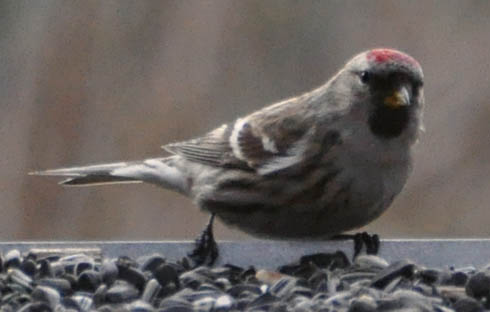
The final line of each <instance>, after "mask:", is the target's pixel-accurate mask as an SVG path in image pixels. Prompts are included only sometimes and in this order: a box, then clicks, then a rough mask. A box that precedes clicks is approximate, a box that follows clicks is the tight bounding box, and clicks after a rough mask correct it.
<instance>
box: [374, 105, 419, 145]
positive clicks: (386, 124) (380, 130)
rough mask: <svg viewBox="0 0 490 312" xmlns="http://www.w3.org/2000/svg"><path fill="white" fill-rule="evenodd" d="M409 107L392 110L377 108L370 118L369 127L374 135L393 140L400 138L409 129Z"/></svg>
mask: <svg viewBox="0 0 490 312" xmlns="http://www.w3.org/2000/svg"><path fill="white" fill-rule="evenodd" d="M409 113H410V112H409V107H408V106H404V107H399V108H390V107H387V106H379V107H377V108H376V109H375V110H374V111H373V112H372V113H371V116H370V117H369V127H370V128H371V131H372V132H373V133H374V135H376V136H378V137H381V138H385V139H392V138H396V137H398V136H399V135H400V134H402V132H403V131H404V130H405V129H406V128H407V126H408V122H409V117H410V116H409Z"/></svg>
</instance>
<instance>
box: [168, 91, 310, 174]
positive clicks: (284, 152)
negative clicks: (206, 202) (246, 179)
mask: <svg viewBox="0 0 490 312" xmlns="http://www.w3.org/2000/svg"><path fill="white" fill-rule="evenodd" d="M305 103H307V102H306V101H305V100H304V98H301V97H300V98H294V99H291V100H288V101H285V102H281V103H278V104H275V105H272V106H269V107H266V108H264V109H262V110H260V111H258V112H256V113H253V114H251V115H249V116H246V117H244V118H240V119H238V120H237V121H236V122H235V123H233V124H230V125H223V126H221V127H220V128H217V129H215V130H214V131H212V132H210V133H208V134H207V135H205V136H203V137H201V138H197V139H194V140H190V141H185V142H179V143H174V144H169V145H166V146H164V148H165V149H166V150H168V151H169V152H171V153H174V154H177V155H180V156H182V157H185V158H186V159H188V160H190V161H194V162H199V163H203V164H206V165H210V166H219V167H236V168H241V169H248V170H256V171H257V172H258V173H259V174H269V173H271V172H275V171H279V170H282V169H285V168H287V167H291V166H294V165H295V164H297V163H299V162H301V161H303V159H304V154H305V153H306V150H307V149H308V148H310V147H311V144H310V143H311V140H312V138H314V137H315V136H316V135H318V133H317V131H316V130H317V129H316V125H315V116H314V115H313V114H312V113H311V112H310V110H309V109H308V106H307V105H306V104H305Z"/></svg>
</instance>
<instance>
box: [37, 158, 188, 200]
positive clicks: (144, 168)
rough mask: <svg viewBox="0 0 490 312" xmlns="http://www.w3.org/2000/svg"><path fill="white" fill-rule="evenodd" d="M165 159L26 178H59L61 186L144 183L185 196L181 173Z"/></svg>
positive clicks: (56, 170)
mask: <svg viewBox="0 0 490 312" xmlns="http://www.w3.org/2000/svg"><path fill="white" fill-rule="evenodd" d="M168 160H169V158H158V159H148V160H145V161H137V162H118V163H111V164H101V165H92V166H83V167H71V168H61V169H51V170H44V171H35V172H30V173H29V174H30V175H40V176H59V177H66V178H67V179H65V180H62V181H61V182H59V183H60V184H61V185H64V186H95V185H101V184H120V183H141V182H148V183H153V184H157V185H160V186H163V187H165V188H169V189H173V190H176V191H179V192H185V190H184V187H185V185H184V179H183V177H182V174H181V172H180V171H179V170H178V169H177V168H175V167H173V166H171V165H169V164H168V163H167V161H168Z"/></svg>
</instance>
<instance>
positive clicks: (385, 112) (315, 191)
mask: <svg viewBox="0 0 490 312" xmlns="http://www.w3.org/2000/svg"><path fill="white" fill-rule="evenodd" d="M423 103H424V95H423V73H422V69H421V67H420V65H419V63H418V62H417V61H416V60H415V59H413V58H412V57H410V56H409V55H407V54H404V53H402V52H399V51H396V50H391V49H374V50H369V51H366V52H363V53H361V54H359V55H357V56H355V57H354V58H353V59H352V60H350V61H349V62H348V63H347V64H346V65H345V66H344V68H342V69H341V70H340V71H339V72H338V73H337V74H336V75H335V76H333V77H332V78H331V79H330V80H329V81H328V82H327V83H325V84H324V85H322V86H320V87H319V88H317V89H314V90H313V91H311V92H308V93H305V94H303V95H300V96H298V97H295V98H291V99H288V100H285V101H282V102H279V103H275V104H273V105H270V106H267V107H265V108H263V109H261V110H259V111H256V112H254V113H252V114H250V115H248V116H245V117H242V118H238V119H237V120H236V121H234V122H232V123H228V124H224V125H222V126H221V127H219V128H217V129H215V130H213V131H211V132H209V133H207V134H205V135H204V136H201V137H199V138H196V139H193V140H189V141H184V142H178V143H172V144H168V145H165V146H163V148H164V149H165V150H166V151H168V152H170V153H171V154H172V155H171V156H168V157H163V158H153V159H147V160H143V161H134V162H118V163H111V164H101V165H92V166H84V167H74V168H64V169H54V170H46V171H40V172H34V173H33V174H38V175H52V176H65V177H67V179H66V180H63V181H62V182H60V183H61V184H62V185H66V186H88V185H98V184H107V183H110V184H112V183H131V182H134V183H138V182H147V183H151V184H155V185H158V186H161V187H163V188H167V189H171V190H174V191H176V192H179V193H181V194H183V195H185V196H187V197H190V198H192V199H193V200H194V202H195V203H196V204H197V206H199V207H200V209H202V210H204V211H206V212H208V213H210V214H211V219H210V222H209V224H208V226H207V227H206V230H205V231H204V232H203V234H202V236H201V237H200V238H199V239H198V241H197V242H198V244H197V246H196V249H195V250H194V252H193V253H192V256H193V257H194V258H195V260H196V262H198V263H203V262H205V261H208V260H209V262H213V261H214V260H215V259H216V257H217V255H218V253H217V246H216V243H215V241H214V237H213V233H212V223H213V220H214V216H217V217H218V218H220V219H221V220H222V221H223V222H224V223H225V224H227V225H230V226H233V227H237V228H239V229H241V230H243V231H245V232H247V233H250V234H252V235H256V236H260V237H265V238H271V239H302V240H304V239H327V238H331V237H334V236H336V235H338V234H341V233H343V232H344V231H348V230H352V229H355V228H359V227H361V226H364V225H366V224H367V223H369V222H371V221H372V220H374V219H376V218H377V217H379V216H380V215H381V213H383V212H384V211H385V210H386V209H387V208H388V207H389V206H390V204H391V203H392V201H393V199H394V198H395V196H396V195H397V194H398V193H400V191H401V190H402V188H403V186H404V184H405V182H406V180H407V177H408V176H409V174H410V171H411V167H412V155H411V151H412V146H413V144H414V143H415V142H416V141H417V138H418V134H419V131H420V129H421V127H422V121H421V117H422V108H423ZM206 259H208V260H206Z"/></svg>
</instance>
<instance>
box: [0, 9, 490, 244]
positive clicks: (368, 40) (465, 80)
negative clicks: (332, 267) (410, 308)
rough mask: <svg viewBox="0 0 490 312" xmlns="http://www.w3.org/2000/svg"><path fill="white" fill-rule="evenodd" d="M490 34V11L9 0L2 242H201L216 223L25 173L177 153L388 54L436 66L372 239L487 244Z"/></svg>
mask: <svg viewBox="0 0 490 312" xmlns="http://www.w3.org/2000/svg"><path fill="white" fill-rule="evenodd" d="M489 32H490V1H446V0H445V1H284V0H281V1H261V0H256V1H249V0H235V1H231V0H220V1H197V0H196V1H124V0H120V1H108V0H106V1H54V0H49V1H48V0H42V1H34V0H33V1H14V0H12V1H6V0H1V1H0V95H1V101H0V109H1V113H0V145H1V147H2V148H1V152H0V205H1V206H0V209H1V217H0V240H20V239H29V240H64V239H69V240H71V239H77V240H81V239H88V240H95V239H101V240H105V239H157V240H158V239H189V238H193V237H195V236H196V235H197V233H198V232H199V231H200V230H201V228H202V227H203V226H204V224H205V223H206V220H207V217H206V215H204V214H202V213H200V212H198V211H197V209H196V208H195V207H194V206H193V205H192V203H191V202H190V200H188V199H186V198H183V197H181V196H180V195H177V194H174V193H172V192H169V191H166V190H162V189H158V188H156V187H153V186H148V185H122V186H106V187H98V188H61V187H59V186H58V185H57V184H56V180H51V179H47V178H43V177H33V176H27V175H26V174H27V172H29V171H32V170H36V169H46V168H56V167H62V166H71V165H82V164H92V163H97V162H107V161H118V160H137V159H142V158H146V157H153V156H160V155H163V154H164V152H163V151H162V150H161V149H160V146H161V145H163V144H165V143H169V142H172V141H178V140H184V139H188V138H192V137H195V136H197V135H199V134H201V133H204V132H206V131H208V130H211V129H213V128H214V127H217V126H219V125H221V124H222V123H224V122H228V121H232V120H233V119H235V118H236V117H237V116H240V115H244V114H246V113H248V112H251V111H253V110H256V109H258V108H260V107H262V106H264V105H266V104H270V103H272V102H275V101H278V100H281V99H284V98H287V97H290V96H294V95H297V94H299V93H302V92H304V91H308V90H310V89H312V88H314V87H317V86H318V85H320V84H322V83H324V82H325V81H326V80H327V79H328V78H329V77H330V76H331V75H333V74H334V73H335V72H336V71H337V70H338V69H339V68H340V67H342V66H343V65H344V63H345V62H346V61H347V60H348V59H349V58H350V57H352V56H353V55H354V54H357V53H358V52H361V51H363V50H366V49H369V48H373V47H380V46H382V47H393V48H397V49H401V50H403V51H405V52H407V53H409V54H411V55H412V56H413V57H415V58H416V59H418V60H419V62H420V63H421V64H422V66H423V69H424V72H425V76H426V83H425V95H426V111H425V124H426V133H425V135H424V136H423V137H422V139H421V141H420V143H419V144H418V146H417V148H416V163H415V171H414V174H413V175H412V177H411V178H410V180H409V183H408V184H407V186H406V188H405V189H404V191H403V192H402V194H401V195H400V196H399V197H398V198H397V200H396V201H395V203H394V204H393V206H392V207H391V208H390V209H389V210H388V212H386V213H385V214H384V215H383V216H382V217H381V218H380V219H378V220H377V221H375V222H374V223H372V224H370V225H369V226H368V227H367V228H366V230H369V231H373V232H377V233H379V234H381V235H382V236H384V237H475V236H485V237H488V236H489V235H490V226H489V224H490V204H489V202H490V179H489V176H490V164H489V159H490V122H489V121H490V103H489V102H490V100H489V99H490V78H489V77H490V34H489ZM216 236H217V237H218V239H248V238H249V237H248V236H246V235H245V234H242V233H240V232H239V231H236V230H230V229H227V228H225V227H224V226H223V225H221V224H218V225H217V228H216Z"/></svg>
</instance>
